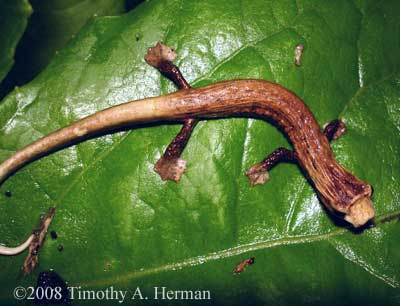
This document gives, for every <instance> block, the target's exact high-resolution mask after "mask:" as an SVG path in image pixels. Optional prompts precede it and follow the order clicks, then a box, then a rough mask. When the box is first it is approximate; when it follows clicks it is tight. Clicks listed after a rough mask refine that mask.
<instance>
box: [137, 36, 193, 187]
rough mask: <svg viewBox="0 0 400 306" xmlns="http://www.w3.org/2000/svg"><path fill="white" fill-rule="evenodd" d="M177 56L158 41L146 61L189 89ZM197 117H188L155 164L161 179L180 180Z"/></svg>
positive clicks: (149, 51) (181, 86) (178, 85)
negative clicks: (184, 152)
mask: <svg viewBox="0 0 400 306" xmlns="http://www.w3.org/2000/svg"><path fill="white" fill-rule="evenodd" d="M175 58H176V53H175V51H174V49H172V48H171V47H168V46H166V45H164V44H163V43H160V42H158V43H157V44H156V45H155V46H154V47H152V48H150V49H149V50H148V52H147V54H146V56H145V61H146V62H147V63H148V64H149V65H151V66H153V67H154V68H156V69H157V70H158V71H160V73H161V74H162V75H164V76H165V77H167V78H168V79H170V80H171V81H172V82H174V84H175V85H176V86H177V87H178V88H179V89H189V88H190V85H189V84H188V82H187V81H186V80H185V78H184V77H183V75H182V73H181V71H180V70H179V68H178V67H177V66H175V65H174V64H173V61H174V60H175ZM197 122H198V121H197V119H192V118H189V119H186V120H185V121H184V122H183V127H182V129H181V130H180V131H179V133H178V134H177V135H176V137H175V138H174V139H173V140H172V142H171V143H170V144H169V145H168V147H167V149H166V150H165V152H164V154H163V156H162V157H161V158H160V159H159V160H158V161H157V163H156V164H155V166H154V171H156V172H157V173H158V174H159V175H160V177H161V179H163V180H171V181H175V182H178V181H179V180H180V179H181V176H182V174H183V173H184V172H185V171H186V161H185V160H184V159H182V158H181V154H182V152H183V150H184V149H185V147H186V144H187V142H188V141H189V138H190V136H191V134H192V132H193V129H194V127H195V126H196V124H197Z"/></svg>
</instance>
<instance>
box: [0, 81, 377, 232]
mask: <svg viewBox="0 0 400 306" xmlns="http://www.w3.org/2000/svg"><path fill="white" fill-rule="evenodd" d="M222 117H252V118H261V119H265V120H268V121H272V122H273V123H274V124H276V125H277V126H278V127H279V128H280V129H281V130H282V132H283V133H285V134H286V135H287V137H288V138H289V140H290V141H291V143H292V145H293V148H294V152H295V154H296V157H297V161H298V164H299V166H300V167H301V168H302V169H303V171H304V173H305V174H306V175H307V176H308V177H309V179H310V180H311V181H312V183H313V185H314V187H315V190H316V191H317V193H318V195H319V197H320V199H321V200H322V202H323V203H324V205H325V206H326V207H327V208H328V209H329V210H331V211H333V212H336V213H339V214H340V215H342V217H343V218H344V219H345V220H347V221H348V222H350V223H351V224H353V226H354V227H359V226H361V225H363V224H365V223H366V222H367V221H368V220H370V219H371V218H373V217H374V209H373V205H372V201H371V191H372V189H371V186H370V185H369V184H367V183H365V182H363V181H361V180H360V179H358V178H357V177H355V176H354V175H353V174H351V173H350V172H349V171H348V170H346V169H345V168H344V167H343V166H341V165H340V164H339V163H338V162H337V161H336V160H335V158H334V156H333V152H332V149H331V147H330V145H329V141H328V139H327V137H326V136H325V135H324V134H323V132H322V131H321V130H320V127H319V125H318V123H317V122H316V120H315V118H314V116H313V114H312V113H311V111H310V110H309V109H308V107H307V106H306V105H305V104H304V103H303V101H302V100H301V99H300V98H298V97H297V96H296V95H295V94H293V93H292V92H290V91H289V90H287V89H285V88H284V87H282V86H280V85H277V84H274V83H270V82H268V81H263V80H233V81H225V82H220V83H215V84H212V85H209V86H206V87H201V88H196V89H191V88H187V89H182V90H179V91H178V92H175V93H172V94H168V95H164V96H160V97H154V98H148V99H143V100H137V101H131V102H127V103H124V104H120V105H117V106H114V107H111V108H108V109H105V110H103V111H100V112H98V113H95V114H94V115H91V116H88V117H86V118H83V119H81V120H79V121H77V122H75V123H72V124H71V125H69V126H67V127H65V128H63V129H60V130H58V131H56V132H53V133H51V134H49V135H47V136H45V137H43V138H41V139H39V140H37V141H35V142H33V143H32V144H30V145H28V146H26V147H25V148H23V149H21V150H20V151H18V152H16V153H15V154H14V155H13V156H11V157H10V158H9V159H7V160H6V161H4V162H3V163H2V164H1V165H0V183H1V182H3V181H4V180H5V179H7V177H9V176H10V175H11V174H12V173H14V172H15V171H17V170H18V169H19V168H21V167H23V166H24V165H26V164H28V163H29V162H31V161H33V160H36V159H38V158H40V157H42V156H44V155H47V154H49V153H50V152H53V151H55V150H59V149H61V148H65V147H67V146H69V145H72V144H75V143H77V142H80V141H83V140H85V139H88V138H91V137H94V136H96V135H98V134H99V133H106V132H108V131H112V130H115V129H118V128H121V127H126V126H132V125H140V124H144V123H150V122H157V121H177V122H183V121H184V120H185V119H187V118H195V119H210V118H222Z"/></svg>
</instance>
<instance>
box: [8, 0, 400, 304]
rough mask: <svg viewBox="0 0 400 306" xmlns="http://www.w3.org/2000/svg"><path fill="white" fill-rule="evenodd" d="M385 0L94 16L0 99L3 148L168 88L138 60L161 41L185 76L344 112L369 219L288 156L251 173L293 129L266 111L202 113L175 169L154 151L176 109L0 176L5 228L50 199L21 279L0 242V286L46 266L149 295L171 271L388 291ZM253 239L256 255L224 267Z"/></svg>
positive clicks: (356, 295) (393, 246)
mask: <svg viewBox="0 0 400 306" xmlns="http://www.w3.org/2000/svg"><path fill="white" fill-rule="evenodd" d="M399 13H400V7H399V2H398V1H379V2H375V1H354V2H351V1H289V0H286V1H261V0H248V1H245V0H243V1H220V0H215V1H210V0H208V1H183V0H181V1H178V0H170V1H151V2H146V3H144V4H142V5H140V6H139V7H138V8H137V9H135V10H134V11H133V12H131V13H129V14H127V15H124V16H121V17H106V18H96V19H94V20H93V21H92V22H91V23H90V24H88V25H87V26H86V27H84V29H83V30H82V31H81V32H80V33H79V35H78V36H77V37H76V38H75V39H74V40H73V41H72V42H71V43H70V44H69V45H68V46H67V47H66V48H65V49H63V50H62V51H61V52H60V53H59V54H58V55H57V56H56V58H55V59H54V60H53V62H52V63H51V64H50V66H49V67H48V68H47V69H46V70H45V71H44V72H43V73H41V74H40V76H39V77H38V78H36V79H35V80H34V81H32V82H31V83H30V84H28V85H27V86H24V87H23V88H20V89H18V90H15V91H14V92H13V93H12V94H10V95H9V96H8V97H7V99H6V100H4V101H3V103H2V104H1V105H0V113H1V116H0V126H1V127H2V129H1V134H0V147H1V150H0V158H1V159H5V158H6V157H8V156H9V155H10V154H12V153H13V152H14V151H15V150H17V149H18V148H21V147H22V146H23V145H25V144H27V143H29V142H31V141H32V140H34V139H37V138H38V137H41V136H43V135H45V134H47V133H49V132H50V131H53V130H55V129H57V128H60V127H62V126H64V125H66V124H68V123H70V122H73V121H74V120H76V119H78V118H82V117H84V116H86V115H89V114H92V113H94V112H95V111H96V110H100V109H103V108H105V107H108V106H111V105H116V104H119V103H121V102H123V101H128V100H133V99H139V98H143V97H149V96H155V95H159V94H165V93H167V92H170V91H173V90H175V89H174V87H173V86H172V85H171V84H170V82H168V81H167V80H165V79H164V78H163V77H161V76H160V74H159V73H158V72H157V71H155V69H153V68H151V67H149V66H147V65H146V64H145V63H144V61H143V55H144V54H145V52H146V50H147V48H148V47H149V46H151V45H153V44H154V43H155V42H156V41H159V40H163V41H165V42H166V43H168V44H170V45H172V46H174V47H175V48H176V49H177V51H178V53H179V58H178V60H177V63H178V64H179V66H180V67H181V69H182V71H183V73H184V75H185V76H186V77H187V79H188V80H189V81H190V83H191V84H193V86H200V85H204V84H209V83H213V82H216V81H219V80H225V79H234V78H260V79H267V80H271V81H275V82H278V83H280V84H282V85H284V86H286V87H288V88H290V89H291V90H293V91H294V92H296V93H297V94H298V95H299V96H300V97H302V98H303V99H304V100H305V101H306V102H307V104H308V105H309V106H310V108H311V109H312V111H313V112H314V113H315V115H316V117H317V119H318V121H319V122H320V124H321V125H322V124H324V123H326V122H327V121H329V120H331V119H333V118H337V117H340V118H343V120H344V121H345V123H346V124H347V127H348V132H347V134H346V135H345V136H344V137H342V138H341V139H340V140H339V141H337V142H335V144H334V151H335V154H336V156H337V158H338V159H339V160H340V161H341V162H342V163H343V164H344V165H345V166H346V167H348V168H349V169H351V170H352V171H353V172H354V173H355V174H357V175H358V176H359V177H360V178H361V179H363V180H366V181H368V182H370V183H371V184H372V185H373V186H374V190H375V194H374V198H373V199H374V203H375V207H376V212H377V218H376V219H377V220H376V226H375V227H374V228H370V229H366V230H365V231H363V232H362V233H355V232H353V231H351V230H349V229H348V228H345V227H343V225H339V224H335V223H334V221H333V220H332V219H331V217H329V216H328V214H327V212H326V211H325V210H324V209H323V208H322V206H321V204H320V202H319V201H318V199H317V197H316V195H315V192H314V191H313V189H312V188H311V186H310V185H309V184H308V182H307V180H306V179H305V178H304V176H303V175H302V173H301V172H300V170H299V169H298V168H297V167H296V166H294V165H280V166H278V167H277V168H275V169H274V170H273V171H272V172H271V179H270V181H269V182H268V183H267V184H265V185H264V186H257V187H256V188H251V187H250V186H249V182H248V181H247V178H246V177H245V176H244V172H245V170H246V169H247V168H248V167H249V166H251V165H252V164H253V163H255V162H257V161H259V160H260V159H262V158H263V157H264V156H265V154H267V153H269V152H271V151H273V150H274V149H275V148H276V147H278V146H289V144H288V143H287V141H286V140H285V138H284V137H283V135H282V134H281V133H279V132H278V131H277V130H276V128H274V127H273V126H271V125H269V124H266V123H265V122H262V121H259V120H253V119H223V120H213V121H207V122H201V123H200V124H199V125H198V127H197V128H196V130H195V132H194V134H193V136H192V139H191V140H190V142H189V144H188V147H187V149H186V150H185V152H184V156H183V157H184V158H185V159H187V161H188V170H187V173H186V174H185V175H184V177H183V178H182V180H181V182H180V183H179V184H175V183H173V182H163V181H161V179H160V178H159V177H158V176H157V174H156V173H154V171H153V170H152V167H153V164H154V163H155V161H156V160H157V158H159V157H160V155H161V154H162V152H163V150H164V148H165V147H166V146H167V144H168V143H169V141H170V140H171V139H172V138H173V136H174V135H175V133H176V132H177V131H178V130H179V128H180V126H179V125H168V126H156V127H146V128H142V129H136V130H133V131H128V132H121V133H117V134H114V135H111V136H110V135H109V136H105V137H101V138H98V139H95V140H90V141H87V142H84V143H82V144H79V145H78V146H74V147H71V148H69V149H66V150H63V151H61V152H58V153H56V154H53V155H50V156H48V157H46V158H43V159H42V160H40V161H38V162H35V163H33V164H31V165H29V166H28V167H26V168H24V169H23V170H21V171H20V172H18V173H17V174H16V175H14V176H13V177H12V178H11V179H9V181H7V182H6V183H5V184H4V186H2V187H1V190H2V191H5V190H11V191H12V193H13V196H12V197H11V198H6V197H5V196H4V197H1V199H0V212H1V213H0V233H1V235H0V237H1V240H2V242H4V243H6V244H7V245H13V244H16V243H19V242H20V241H21V240H22V239H24V238H25V237H26V235H27V234H28V233H29V232H30V231H31V229H32V228H33V227H34V226H35V224H36V222H37V218H38V216H39V214H40V213H43V212H45V211H46V209H47V208H48V207H49V206H51V205H57V208H58V210H57V213H56V217H55V219H54V221H53V223H52V225H51V229H52V230H56V231H57V233H58V235H59V238H58V239H57V240H51V239H48V240H47V242H46V243H45V245H44V247H43V249H42V251H41V255H40V265H39V267H38V269H37V271H36V272H35V273H34V274H33V275H31V276H29V277H26V278H24V279H18V280H15V276H16V275H17V273H18V272H17V271H18V269H19V266H20V265H21V262H22V261H23V255H21V256H18V257H13V258H4V257H3V258H0V267H1V272H0V273H1V276H2V277H1V281H0V282H1V285H2V289H1V293H0V294H1V296H2V298H3V299H4V300H10V301H11V300H12V290H13V288H14V287H15V286H16V285H19V284H23V285H28V284H34V283H35V279H36V277H37V274H38V272H39V271H42V270H45V269H50V268H52V269H55V270H56V271H57V272H58V273H59V274H60V275H61V276H62V277H64V278H65V279H66V280H68V281H69V283H70V284H72V285H79V286H82V287H83V288H85V289H87V288H95V289H105V288H108V287H109V286H111V285H112V286H114V287H115V288H118V289H123V288H125V289H131V290H134V289H135V288H136V287H137V286H140V288H141V289H142V292H143V294H146V293H148V294H149V300H148V301H147V302H148V303H154V302H157V301H154V300H152V292H153V287H155V286H167V287H168V288H169V289H174V290H184V289H200V290H210V291H211V296H212V302H213V303H215V304H238V305H245V304H248V305H254V304H257V303H259V304H271V305H288V304H296V305H299V304H300V305H302V304H314V305H316V304H328V305H348V304H351V303H358V304H359V303H362V304H365V305H377V304H382V305H383V304H384V305H398V304H399V303H400V300H399V294H400V290H399V287H400V264H399V263H400V246H399V244H398V243H397V236H398V235H399V234H400V226H399V224H400V223H399V222H398V221H397V220H398V218H397V217H396V216H398V214H399V212H400V200H399V199H400V190H399V189H400V188H399V183H398V182H399V180H400V158H399V152H400V141H399V140H400V139H399V138H400V137H399V129H400V108H399V105H400V100H399V97H400V74H399V65H400V64H399V63H400V60H399V57H398V54H400V52H399V51H400V46H399V37H400V36H399V32H400V29H399V19H398V16H399ZM298 43H303V44H304V45H305V50H304V54H303V59H302V66H301V67H296V66H295V65H294V64H293V61H294V47H295V46H296V44H298ZM60 243H61V244H63V245H64V251H63V252H58V251H57V246H58V244H60ZM250 256H254V257H255V261H256V262H255V264H254V266H252V267H250V268H249V269H248V270H247V271H245V272H244V273H243V274H241V275H239V276H234V275H232V272H231V271H232V269H233V267H234V266H235V264H236V263H238V262H239V261H240V260H241V259H243V258H247V257H250ZM81 302H82V301H81ZM136 302H138V303H139V302H143V303H144V302H145V301H136ZM163 302H165V303H166V304H171V305H176V304H184V305H187V304H191V302H190V301H174V300H172V301H167V300H164V301H163Z"/></svg>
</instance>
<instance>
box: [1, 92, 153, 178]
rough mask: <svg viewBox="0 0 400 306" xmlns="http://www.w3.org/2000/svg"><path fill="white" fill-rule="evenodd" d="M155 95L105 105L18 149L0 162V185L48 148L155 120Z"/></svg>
mask: <svg viewBox="0 0 400 306" xmlns="http://www.w3.org/2000/svg"><path fill="white" fill-rule="evenodd" d="M155 99H157V98H155ZM155 99H152V98H150V99H144V100H138V101H133V102H127V103H124V104H120V105H117V106H114V107H111V108H108V109H105V110H103V111H100V112H98V113H95V114H93V115H91V116H88V117H86V118H83V119H81V120H79V121H76V122H74V123H72V124H71V125H69V126H67V127H64V128H62V129H59V130H57V131H55V132H53V133H51V134H49V135H47V136H44V137H43V138H40V139H38V140H36V141H35V142H33V143H31V144H29V145H27V146H26V147H24V148H22V149H21V150H19V151H17V152H16V153H15V154H14V155H12V156H11V157H10V158H8V159H7V160H5V161H4V162H3V163H2V164H1V165H0V185H1V184H2V183H3V182H4V181H5V180H6V179H7V178H8V177H9V176H10V175H12V174H13V173H15V172H16V171H17V170H18V169H20V168H22V167H24V166H25V165H27V164H29V163H31V162H32V161H34V160H37V159H39V158H40V157H42V156H44V155H47V154H49V153H50V152H54V151H57V150H60V149H62V148H65V147H67V146H70V145H72V144H75V143H78V142H80V141H82V140H85V139H88V138H90V137H92V136H94V135H96V134H99V133H102V132H107V131H109V130H112V129H116V128H118V127H123V126H126V125H128V124H140V123H146V122H150V121H152V119H153V120H154V119H155V117H156V111H155V106H154V100H155ZM158 99H160V98H158Z"/></svg>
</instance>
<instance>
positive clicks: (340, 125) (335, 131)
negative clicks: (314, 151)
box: [324, 119, 346, 142]
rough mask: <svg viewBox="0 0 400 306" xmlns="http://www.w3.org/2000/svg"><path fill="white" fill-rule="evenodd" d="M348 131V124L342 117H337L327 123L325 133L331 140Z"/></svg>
mask: <svg viewBox="0 0 400 306" xmlns="http://www.w3.org/2000/svg"><path fill="white" fill-rule="evenodd" d="M345 132H346V126H345V125H344V122H343V121H342V120H340V119H335V120H332V121H331V122H329V123H328V124H325V126H324V134H325V136H326V137H327V138H328V140H329V142H331V141H332V140H336V139H338V138H339V137H340V136H342V135H343V134H344V133H345Z"/></svg>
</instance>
